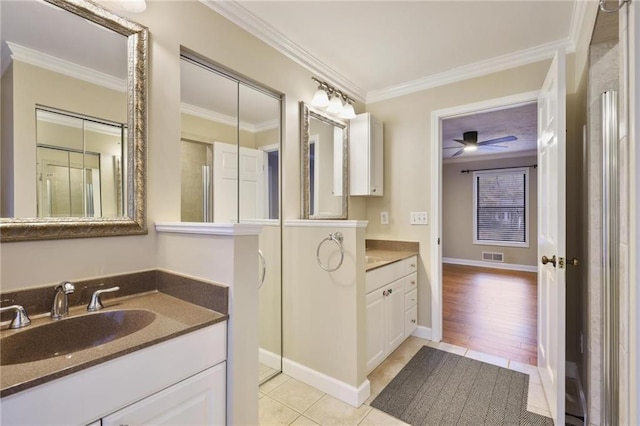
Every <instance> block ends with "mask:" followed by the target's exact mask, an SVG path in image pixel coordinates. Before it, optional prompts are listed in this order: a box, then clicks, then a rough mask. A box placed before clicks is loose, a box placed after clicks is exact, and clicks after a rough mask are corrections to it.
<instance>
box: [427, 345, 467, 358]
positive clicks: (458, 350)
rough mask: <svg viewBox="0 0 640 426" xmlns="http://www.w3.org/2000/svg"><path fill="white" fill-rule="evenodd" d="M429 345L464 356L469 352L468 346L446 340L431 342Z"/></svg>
mask: <svg viewBox="0 0 640 426" xmlns="http://www.w3.org/2000/svg"><path fill="white" fill-rule="evenodd" d="M427 346H431V347H432V348H436V349H440V350H441V351H445V352H449V353H452V354H456V355H460V356H464V355H465V353H466V352H467V348H463V347H461V346H456V345H452V344H450V343H445V342H429V343H428V344H427Z"/></svg>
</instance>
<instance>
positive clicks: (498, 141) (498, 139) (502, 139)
mask: <svg viewBox="0 0 640 426" xmlns="http://www.w3.org/2000/svg"><path fill="white" fill-rule="evenodd" d="M517 140H518V138H517V137H515V136H505V137H502V138H496V139H489V140H488V141H482V142H478V145H479V146H482V145H493V144H496V143H500V142H511V141H517Z"/></svg>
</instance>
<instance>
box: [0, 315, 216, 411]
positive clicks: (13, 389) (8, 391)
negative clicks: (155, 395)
mask: <svg viewBox="0 0 640 426" xmlns="http://www.w3.org/2000/svg"><path fill="white" fill-rule="evenodd" d="M216 313H217V312H216ZM218 314H219V313H218ZM219 315H220V317H218V318H213V319H211V320H208V321H205V322H203V323H201V324H197V325H193V326H190V327H187V328H185V329H183V330H180V331H176V332H174V333H170V334H168V335H166V336H162V337H158V338H156V339H152V340H149V341H146V342H143V343H140V344H138V345H135V346H132V347H130V348H127V349H123V350H121V351H118V352H114V353H112V354H108V355H104V356H102V357H99V358H95V359H92V360H90V361H85V362H83V363H81V364H78V365H74V366H72V367H69V368H65V369H64V370H59V371H55V372H52V373H50V374H46V375H44V376H40V377H38V378H37V379H32V380H28V381H26V382H22V383H18V384H15V385H12V386H8V387H7V388H4V389H1V390H0V398H4V397H6V396H10V395H14V394H16V393H18V392H22V391H24V390H27V389H30V388H32V387H35V386H39V385H42V384H45V383H48V382H51V381H53V380H56V379H60V378H62V377H65V376H69V375H71V374H74V373H77V372H80V371H82V370H86V369H87V368H91V367H94V366H96V365H100V364H103V363H105V362H107V361H110V360H112V359H116V358H120V357H122V356H124V355H128V354H130V353H133V352H136V351H139V350H140V349H144V348H148V347H150V346H153V345H156V344H158V343H162V342H165V341H167V340H171V339H173V338H175V337H178V336H182V335H184V334H188V333H191V332H193V331H196V330H200V329H202V328H205V327H208V326H210V325H214V324H217V323H219V322H223V321H227V320H228V319H229V315H227V314H219Z"/></svg>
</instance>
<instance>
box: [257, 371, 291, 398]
mask: <svg viewBox="0 0 640 426" xmlns="http://www.w3.org/2000/svg"><path fill="white" fill-rule="evenodd" d="M289 379H291V377H289V376H287V375H286V374H282V373H281V374H278V375H277V376H275V377H274V378H272V379H270V380H269V381H267V382H264V383H263V384H261V385H260V392H263V393H266V394H268V393H269V392H271V391H272V390H274V389H275V388H277V387H278V386H280V385H281V384H283V383H284V382H286V381H287V380H289Z"/></svg>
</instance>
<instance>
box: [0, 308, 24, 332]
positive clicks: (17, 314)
mask: <svg viewBox="0 0 640 426" xmlns="http://www.w3.org/2000/svg"><path fill="white" fill-rule="evenodd" d="M5 311H14V316H13V319H12V320H11V324H9V328H22V327H26V326H28V325H29V324H31V320H30V319H29V315H27V311H25V309H24V308H23V307H22V306H20V305H11V306H7V307H4V308H1V309H0V312H5Z"/></svg>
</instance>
